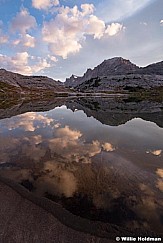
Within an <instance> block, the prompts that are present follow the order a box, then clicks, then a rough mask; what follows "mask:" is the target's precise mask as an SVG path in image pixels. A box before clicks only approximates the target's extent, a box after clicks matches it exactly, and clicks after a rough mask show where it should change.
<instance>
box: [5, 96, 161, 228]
mask: <svg viewBox="0 0 163 243" xmlns="http://www.w3.org/2000/svg"><path fill="white" fill-rule="evenodd" d="M116 102H117V103H116ZM57 104H58V103H56V105H54V107H55V106H56V107H55V108H52V107H51V108H50V110H49V111H48V108H47V111H42V112H38V111H37V110H40V108H38V106H34V107H35V110H36V111H31V112H25V113H23V114H19V115H17V112H15V113H14V111H15V110H14V109H16V108H15V107H14V108H13V107H10V108H9V110H7V108H5V109H3V112H2V113H1V114H3V117H1V118H3V119H1V120H0V154H1V158H0V175H1V176H4V177H7V178H10V179H12V180H14V181H16V182H18V183H20V184H22V185H23V186H25V187H26V188H28V189H29V190H30V191H32V192H33V193H35V194H36V195H38V196H45V197H48V198H49V199H51V200H54V201H56V202H58V203H60V204H62V205H63V206H64V207H65V208H67V209H68V210H70V211H71V212H72V213H74V214H76V215H80V216H81V217H86V218H89V219H92V220H98V221H103V222H108V223H113V224H116V225H119V226H123V227H128V228H130V229H133V230H134V229H140V228H144V229H147V230H151V231H154V232H160V233H161V232H162V231H163V210H162V209H163V193H162V192H163V157H162V155H163V128H162V126H161V124H162V122H163V121H162V120H161V118H162V109H161V108H160V106H159V105H158V104H153V103H152V104H150V105H149V107H148V105H146V106H145V107H146V110H143V109H144V108H143V107H144V103H138V104H137V103H132V104H131V102H129V103H128V102H126V101H125V102H124V101H123V102H122V101H117V100H114V101H113V100H108V99H102V100H100V101H99V100H98V99H96V100H93V101H92V100H89V101H88V100H85V99H78V100H68V101H64V102H63V101H60V103H59V105H58V106H57ZM25 105H26V107H27V106H28V110H30V105H29V104H28V105H27V104H25ZM152 105H153V106H152ZM21 107H22V105H21ZM31 107H32V105H31ZM101 107H103V108H101ZM133 107H134V109H132V108H133ZM19 110H20V108H19ZM31 110H33V109H32V108H31ZM23 111H26V110H23ZM23 111H22V112H23ZM10 114H12V115H10ZM14 114H15V115H14ZM5 117H9V118H5ZM158 118H159V119H158Z"/></svg>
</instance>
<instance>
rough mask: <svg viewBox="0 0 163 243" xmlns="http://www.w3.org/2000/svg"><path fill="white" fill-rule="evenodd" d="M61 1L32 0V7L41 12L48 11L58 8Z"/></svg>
mask: <svg viewBox="0 0 163 243" xmlns="http://www.w3.org/2000/svg"><path fill="white" fill-rule="evenodd" d="M58 5H59V0H32V6H33V7H34V8H37V9H39V10H47V9H49V8H51V7H53V6H58Z"/></svg>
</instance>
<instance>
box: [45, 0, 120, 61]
mask: <svg viewBox="0 0 163 243" xmlns="http://www.w3.org/2000/svg"><path fill="white" fill-rule="evenodd" d="M93 12H94V6H93V5H92V4H82V5H81V10H80V9H79V8H78V7H77V6H74V7H73V8H70V7H63V6H62V7H60V8H59V12H58V14H57V15H56V17H55V18H54V19H51V20H50V21H49V22H44V25H43V28H42V35H43V40H44V41H45V42H47V44H48V47H49V51H50V52H52V53H53V54H54V55H57V56H61V57H62V58H64V59H66V58H67V57H68V55H69V54H75V53H78V52H79V51H80V49H81V48H82V45H83V42H84V41H85V39H86V37H87V36H88V35H90V36H93V38H94V39H101V38H102V37H104V36H113V35H116V34H117V33H118V32H120V31H121V30H122V29H123V25H121V24H118V23H114V24H113V25H111V26H106V25H105V22H104V21H103V20H101V19H99V18H98V17H97V16H95V15H94V14H93ZM54 33H55V35H54Z"/></svg>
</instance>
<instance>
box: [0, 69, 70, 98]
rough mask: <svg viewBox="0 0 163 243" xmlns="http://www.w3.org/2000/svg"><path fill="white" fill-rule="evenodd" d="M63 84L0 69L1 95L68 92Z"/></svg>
mask: <svg viewBox="0 0 163 243" xmlns="http://www.w3.org/2000/svg"><path fill="white" fill-rule="evenodd" d="M66 91H67V90H66V88H65V87H64V86H63V85H62V83H60V82H58V81H55V80H53V79H51V78H48V77H45V76H24V75H21V74H18V73H13V72H9V71H6V70H5V69H0V95H1V96H2V95H12V94H13V95H15V94H22V95H23V94H26V95H27V94H31V93H32V94H38V95H39V94H41V93H46V92H49V93H58V92H66Z"/></svg>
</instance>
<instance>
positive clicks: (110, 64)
mask: <svg viewBox="0 0 163 243" xmlns="http://www.w3.org/2000/svg"><path fill="white" fill-rule="evenodd" d="M132 74H135V75H154V74H155V75H163V61H161V62H157V63H153V64H149V65H147V66H146V67H139V66H137V65H136V64H134V63H132V62H131V61H130V60H128V59H124V58H122V57H114V58H111V59H107V60H104V61H103V62H102V63H101V64H99V65H97V66H96V67H95V68H93V69H90V68H89V69H87V71H86V72H85V73H84V75H83V76H81V77H79V76H76V75H72V76H71V77H70V78H67V79H66V80H65V86H66V87H76V86H78V85H80V84H82V83H84V82H86V81H88V80H91V79H94V78H102V77H111V76H118V75H132Z"/></svg>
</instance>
